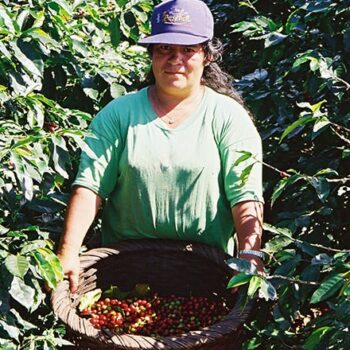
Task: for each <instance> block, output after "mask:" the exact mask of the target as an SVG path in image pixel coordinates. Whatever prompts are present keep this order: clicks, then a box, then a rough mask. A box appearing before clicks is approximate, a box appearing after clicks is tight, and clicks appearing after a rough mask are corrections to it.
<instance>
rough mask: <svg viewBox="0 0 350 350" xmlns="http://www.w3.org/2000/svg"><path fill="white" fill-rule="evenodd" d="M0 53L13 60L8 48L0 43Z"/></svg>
mask: <svg viewBox="0 0 350 350" xmlns="http://www.w3.org/2000/svg"><path fill="white" fill-rule="evenodd" d="M0 52H1V53H2V54H3V55H4V56H5V57H6V58H7V59H8V60H9V61H11V60H12V57H11V54H10V52H9V51H8V50H7V48H6V46H5V45H4V44H3V42H2V41H0Z"/></svg>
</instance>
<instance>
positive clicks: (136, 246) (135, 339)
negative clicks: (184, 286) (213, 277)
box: [51, 239, 254, 350]
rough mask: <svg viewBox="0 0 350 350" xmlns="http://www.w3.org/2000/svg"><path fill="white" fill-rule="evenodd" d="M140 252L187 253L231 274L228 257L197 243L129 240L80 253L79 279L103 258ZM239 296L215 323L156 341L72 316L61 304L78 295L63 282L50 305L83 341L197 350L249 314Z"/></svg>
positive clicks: (249, 305) (234, 327) (240, 293)
mask: <svg viewBox="0 0 350 350" xmlns="http://www.w3.org/2000/svg"><path fill="white" fill-rule="evenodd" d="M140 250H141V251H142V252H145V251H154V250H159V251H162V252H163V253H164V252H172V251H173V252H181V251H182V252H191V253H192V254H196V255H199V256H201V257H203V258H207V259H209V260H210V261H211V262H213V263H215V264H217V265H219V266H220V267H222V269H226V270H227V271H228V272H229V271H232V269H231V268H229V267H228V266H227V265H226V264H224V260H225V259H226V258H228V257H230V255H228V254H226V253H225V252H223V251H221V250H220V249H218V248H215V247H213V246H209V245H206V244H203V243H199V242H189V241H174V240H167V239H132V240H124V241H118V242H114V243H112V244H108V245H105V246H103V247H98V248H93V249H90V250H88V251H85V252H83V253H82V254H81V255H80V264H81V265H80V267H81V271H80V274H79V275H80V276H81V275H83V274H84V273H86V272H88V271H90V270H91V269H93V266H94V265H95V264H97V263H98V262H99V261H100V260H101V259H104V258H107V257H109V256H111V255H119V254H125V253H135V252H140ZM92 272H93V270H92ZM243 293H245V292H244V291H243V290H242V288H240V289H239V291H238V293H237V301H236V303H235V305H234V306H233V308H232V309H231V310H230V312H229V313H228V314H227V315H226V316H225V317H224V318H223V319H221V320H220V321H219V322H217V323H214V324H213V325H211V326H208V327H204V328H201V329H198V330H195V331H190V332H187V333H184V334H179V335H172V336H158V337H150V336H143V335H134V334H120V335H114V334H111V333H112V332H110V333H109V332H108V331H105V330H98V329H96V328H94V327H93V326H92V325H91V324H90V322H89V321H88V320H87V319H85V318H82V317H80V316H78V314H77V313H76V312H75V310H76V307H74V308H72V307H68V306H69V305H63V304H64V302H65V300H70V301H71V305H72V304H74V303H75V304H76V303H77V301H78V299H79V298H80V295H72V294H71V293H70V291H69V283H68V281H67V280H66V279H65V280H64V281H61V282H60V283H59V284H58V286H57V288H56V290H54V291H52V293H51V305H52V308H53V311H54V313H55V314H56V315H57V316H58V318H59V319H60V320H61V321H63V322H64V323H65V324H66V326H68V327H69V328H70V329H71V330H72V331H73V332H74V333H76V334H77V335H79V336H82V337H83V338H87V339H88V340H89V341H92V342H96V343H99V342H102V343H104V344H106V345H115V346H116V348H117V346H119V347H121V348H128V349H135V350H136V349H138V350H140V349H156V347H155V346H158V348H159V349H172V348H173V347H172V345H176V344H183V343H184V342H185V343H187V344H188V345H191V346H192V348H193V346H194V345H195V346H198V345H200V344H203V343H208V342H215V341H216V340H218V339H222V338H223V337H225V336H228V335H229V334H231V333H232V332H233V331H236V330H237V329H238V328H239V327H240V326H241V325H242V324H243V323H244V321H245V320H246V319H247V317H248V315H249V313H250V312H251V310H252V307H253V303H254V301H253V300H250V301H248V303H246V305H245V307H244V309H243V310H241V306H240V300H241V299H242V298H243V297H244V295H243ZM82 294H83V293H82ZM82 294H81V295H82ZM77 325H78V326H77ZM83 329H85V331H86V332H85V333H84V332H83V331H82V330H83ZM140 343H142V347H140Z"/></svg>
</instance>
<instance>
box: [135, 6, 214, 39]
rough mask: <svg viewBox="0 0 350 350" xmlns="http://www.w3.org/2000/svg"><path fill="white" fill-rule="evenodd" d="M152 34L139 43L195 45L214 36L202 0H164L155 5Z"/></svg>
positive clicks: (212, 21) (208, 15)
mask: <svg viewBox="0 0 350 350" xmlns="http://www.w3.org/2000/svg"><path fill="white" fill-rule="evenodd" d="M151 27H152V30H151V35H150V36H148V37H146V38H143V39H141V40H140V41H139V44H141V45H148V44H174V45H196V44H200V43H203V42H205V41H208V40H210V39H212V38H213V36H214V19H213V15H212V14H211V12H210V10H209V8H208V6H207V5H206V4H205V3H204V2H203V1H201V0H167V1H163V2H162V3H160V4H159V5H157V6H155V7H154V10H153V13H152V16H151Z"/></svg>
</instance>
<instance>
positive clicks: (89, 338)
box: [51, 239, 252, 350]
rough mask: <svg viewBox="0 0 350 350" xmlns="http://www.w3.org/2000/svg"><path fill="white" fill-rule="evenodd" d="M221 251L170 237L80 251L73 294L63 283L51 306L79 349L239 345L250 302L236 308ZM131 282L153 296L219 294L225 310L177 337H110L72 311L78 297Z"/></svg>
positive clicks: (224, 349) (221, 349)
mask: <svg viewBox="0 0 350 350" xmlns="http://www.w3.org/2000/svg"><path fill="white" fill-rule="evenodd" d="M225 258H227V256H226V255H225V254H224V253H222V252H221V251H219V250H217V249H215V248H213V247H209V246H207V245H203V244H199V243H188V242H183V241H170V240H154V239H151V240H129V241H122V242H118V243H116V244H114V245H110V246H108V247H105V248H97V249H92V250H90V251H88V252H86V253H84V254H82V256H81V258H80V261H81V274H80V281H79V288H78V291H77V293H76V294H75V295H74V296H72V295H71V293H70V292H69V284H68V281H67V280H65V281H63V282H61V283H60V284H59V286H58V288H57V289H56V290H55V291H54V292H53V293H52V296H51V302H52V306H53V310H54V312H55V313H56V315H58V317H59V318H60V319H61V320H62V321H63V322H64V323H66V324H67V325H68V326H69V328H68V329H69V334H70V340H72V341H73V342H74V343H75V344H76V348H80V349H130V350H144V349H145V350H146V349H164V350H165V349H166V350H170V349H205V350H207V349H208V350H209V349H210V350H229V349H230V350H231V349H239V348H240V346H239V345H238V340H239V332H240V331H239V329H240V326H241V325H242V323H243V322H244V321H245V320H246V318H247V316H248V314H249V312H250V310H251V307H252V305H251V304H249V305H246V306H245V308H244V310H243V311H242V309H241V306H240V302H239V299H240V294H239V293H240V292H239V293H237V294H236V295H232V294H231V293H229V291H227V289H226V285H227V282H228V280H229V278H230V277H231V276H232V270H231V269H230V268H228V267H227V266H226V264H225V263H224V260H225ZM136 283H148V284H149V285H150V287H151V290H152V291H156V292H157V293H158V294H159V295H170V294H175V295H178V296H180V295H181V296H189V295H190V294H191V295H198V296H213V295H219V296H222V297H224V298H225V300H226V302H227V304H228V305H229V307H230V310H231V311H230V312H229V314H228V315H227V316H226V317H225V318H224V319H222V320H221V321H219V322H217V323H215V324H214V325H212V326H210V327H206V328H202V329H200V330H198V331H191V332H188V333H186V334H182V335H179V336H169V337H156V338H153V337H146V336H139V335H127V334H125V335H112V334H106V333H105V331H103V330H98V329H95V328H93V327H92V325H91V324H90V322H89V321H88V320H87V319H85V318H82V317H80V316H79V315H78V314H77V306H78V304H79V300H80V297H81V295H83V294H84V293H86V292H88V291H91V290H94V289H96V288H101V289H102V290H105V289H108V288H109V287H110V286H111V285H112V284H113V285H117V286H118V287H119V288H120V289H122V290H131V289H133V287H134V286H135V284H136Z"/></svg>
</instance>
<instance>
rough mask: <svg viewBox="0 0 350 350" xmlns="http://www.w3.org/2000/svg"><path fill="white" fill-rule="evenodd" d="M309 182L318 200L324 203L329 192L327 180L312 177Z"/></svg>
mask: <svg viewBox="0 0 350 350" xmlns="http://www.w3.org/2000/svg"><path fill="white" fill-rule="evenodd" d="M309 182H310V184H311V185H312V186H313V187H314V188H315V190H316V193H317V196H318V198H319V199H320V200H321V201H322V202H323V203H324V202H325V201H326V199H327V197H328V196H329V194H330V191H331V188H330V185H329V182H328V180H327V179H325V178H322V177H312V178H311V179H310V180H309Z"/></svg>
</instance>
